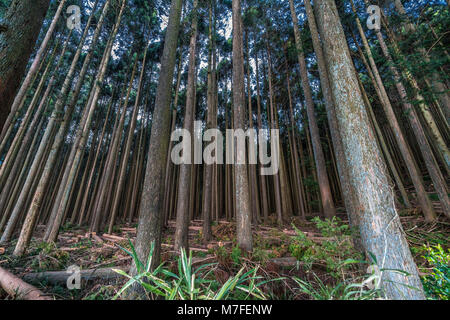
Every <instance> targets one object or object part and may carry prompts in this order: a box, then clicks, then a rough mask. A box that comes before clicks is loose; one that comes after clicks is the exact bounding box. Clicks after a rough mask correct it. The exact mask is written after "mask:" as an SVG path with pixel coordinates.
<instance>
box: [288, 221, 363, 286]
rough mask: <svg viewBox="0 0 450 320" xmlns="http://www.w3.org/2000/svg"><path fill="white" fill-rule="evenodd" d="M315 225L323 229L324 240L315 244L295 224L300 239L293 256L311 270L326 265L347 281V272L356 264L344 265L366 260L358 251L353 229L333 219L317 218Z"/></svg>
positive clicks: (293, 243) (293, 242)
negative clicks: (315, 266) (319, 265)
mask: <svg viewBox="0 0 450 320" xmlns="http://www.w3.org/2000/svg"><path fill="white" fill-rule="evenodd" d="M313 222H315V223H316V227H317V229H319V230H320V232H321V235H322V237H323V240H321V241H320V242H316V241H313V240H311V239H309V238H308V237H307V236H306V235H305V234H304V233H303V232H302V231H301V230H299V229H298V228H296V227H295V225H293V227H294V229H295V231H296V233H297V236H295V237H294V239H293V241H292V243H291V244H290V246H289V251H290V252H291V255H292V256H293V257H295V258H296V259H297V260H298V261H300V262H302V263H303V266H304V267H305V268H306V269H308V270H309V269H311V268H312V266H313V264H314V263H316V264H324V265H325V266H326V269H327V271H328V272H329V273H330V275H332V276H333V278H335V279H342V280H345V272H346V271H350V270H351V269H354V265H353V264H346V263H344V262H345V261H347V260H349V259H351V260H355V261H356V260H361V258H362V255H361V253H359V252H358V251H356V250H355V249H354V245H353V242H352V232H351V230H350V228H349V227H348V225H346V224H344V223H342V221H341V220H340V219H339V218H337V217H333V218H332V219H331V220H330V219H325V220H321V219H320V218H317V217H316V218H314V219H313Z"/></svg>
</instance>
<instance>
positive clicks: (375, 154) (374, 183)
mask: <svg viewBox="0 0 450 320" xmlns="http://www.w3.org/2000/svg"><path fill="white" fill-rule="evenodd" d="M314 8H315V10H316V12H315V14H316V17H317V19H318V26H319V29H320V35H321V38H322V40H323V43H324V53H325V58H326V60H327V66H328V73H329V78H330V83H331V87H332V92H333V96H334V99H335V103H336V115H337V119H338V124H339V128H340V133H341V137H342V140H343V141H342V142H343V149H344V154H345V155H346V161H347V167H348V168H349V176H350V183H351V184H352V185H353V186H354V190H355V193H356V196H357V197H358V198H359V199H360V200H359V203H358V205H359V218H360V219H359V223H360V233H361V238H362V243H363V245H364V247H365V249H366V251H367V252H368V253H371V254H372V255H373V256H374V257H375V258H376V264H377V266H378V268H379V269H380V270H382V276H381V287H382V289H383V292H384V294H385V296H386V297H387V298H388V299H425V295H424V293H423V289H422V284H421V282H420V278H419V275H418V272H417V266H416V265H415V263H414V260H413V258H412V256H411V252H410V250H409V247H408V243H407V242H406V239H405V236H404V233H403V229H402V226H401V223H400V219H399V216H398V214H397V211H396V209H395V206H394V195H393V192H392V190H391V188H390V186H389V182H388V177H387V172H386V169H385V165H384V162H383V160H382V156H381V152H380V150H379V149H378V146H377V143H376V140H375V138H374V137H375V133H374V132H373V130H372V128H371V126H370V122H369V118H368V115H367V113H366V108H365V105H364V101H363V98H362V95H361V91H360V89H359V85H358V81H357V79H356V72H355V70H354V68H353V65H352V61H351V56H350V51H349V49H348V47H347V43H346V39H345V35H344V30H343V28H342V25H341V22H340V19H339V14H338V11H337V8H336V4H335V2H334V1H325V0H316V1H315V6H314ZM386 269H389V270H403V271H406V272H408V273H409V276H405V275H404V274H401V273H398V272H395V271H389V270H386ZM402 284H403V285H408V286H411V287H414V288H415V289H411V288H410V287H408V286H403V285H402Z"/></svg>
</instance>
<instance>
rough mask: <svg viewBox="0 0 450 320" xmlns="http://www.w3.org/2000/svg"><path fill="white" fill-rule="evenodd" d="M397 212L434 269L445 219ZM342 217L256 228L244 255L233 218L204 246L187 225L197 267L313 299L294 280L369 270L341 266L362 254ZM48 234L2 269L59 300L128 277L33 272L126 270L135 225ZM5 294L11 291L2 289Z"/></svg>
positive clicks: (328, 279) (169, 259) (104, 294)
mask: <svg viewBox="0 0 450 320" xmlns="http://www.w3.org/2000/svg"><path fill="white" fill-rule="evenodd" d="M400 216H401V221H402V224H403V227H404V231H405V233H406V236H407V239H408V242H409V244H410V247H411V252H412V253H413V256H414V259H415V260H416V263H417V264H418V266H419V269H420V272H421V274H422V275H424V274H426V272H427V269H430V268H429V265H427V262H426V260H425V259H424V258H423V255H424V247H423V246H424V245H432V246H433V245H438V244H440V245H441V246H443V247H444V249H447V248H448V239H449V238H450V227H449V226H450V224H449V223H448V220H446V219H445V218H442V217H441V219H440V220H438V221H437V222H435V223H433V224H427V223H425V222H424V219H423V218H422V216H421V215H419V214H418V212H417V210H403V211H400ZM339 217H340V219H338V220H337V222H336V223H331V224H323V223H321V222H320V221H319V220H313V219H308V221H301V220H299V219H294V220H293V221H292V223H291V224H289V225H286V226H285V227H284V228H279V227H277V226H276V224H275V223H273V224H270V223H269V224H265V225H261V226H258V227H254V228H253V240H254V246H255V247H254V250H253V253H252V254H251V255H243V254H242V253H241V251H240V250H239V249H238V248H237V247H236V246H235V240H233V239H236V236H235V224H233V223H230V222H226V221H220V222H219V223H215V224H214V225H213V227H212V230H213V240H212V241H211V242H209V243H208V244H207V245H205V244H203V242H202V233H201V230H202V227H201V225H202V221H193V222H192V223H191V225H190V227H189V243H190V246H191V247H190V249H191V250H192V255H193V261H194V262H193V265H194V268H195V266H200V265H204V264H206V263H208V264H209V263H215V264H213V267H212V268H214V270H213V274H214V277H215V278H216V279H217V280H218V281H219V282H220V283H222V284H223V283H224V282H225V281H226V280H227V279H228V278H229V277H230V276H232V275H234V274H235V273H236V272H237V271H239V269H240V268H241V267H242V266H243V265H245V266H247V267H248V268H254V267H256V266H258V274H259V275H261V276H262V277H264V278H265V279H278V278H280V277H284V280H282V281H277V282H276V283H275V282H274V283H273V284H272V285H269V286H268V287H266V288H265V290H269V291H270V293H271V294H270V297H271V298H274V299H310V298H311V297H310V296H308V295H307V294H304V293H300V292H298V290H297V283H296V282H295V281H292V277H298V278H300V279H302V280H304V281H312V282H314V281H315V282H317V281H319V284H318V285H319V286H320V284H325V285H333V284H334V285H336V283H337V282H339V281H342V280H346V281H347V280H348V279H355V281H356V279H358V277H360V276H361V275H363V274H364V270H366V268H367V267H365V268H361V266H359V267H357V268H353V267H350V268H346V269H345V270H344V269H343V268H341V266H342V263H343V262H344V261H345V260H346V259H356V260H358V255H357V254H356V251H354V249H352V248H353V245H352V240H351V236H349V233H348V232H347V228H346V227H342V226H346V223H347V221H346V220H345V219H346V217H345V214H339ZM294 226H295V227H294ZM296 229H297V230H296ZM174 230H175V222H174V221H170V222H169V224H168V227H167V228H165V233H164V239H163V245H162V261H163V262H164V263H165V265H166V266H167V269H168V270H176V262H175V259H174V254H175V252H174V251H173V250H172V248H173V234H174ZM43 233H44V226H38V228H37V232H36V234H35V237H34V238H33V240H32V243H31V245H30V248H29V250H28V252H27V255H26V256H23V257H21V258H15V257H13V256H12V251H13V249H14V245H15V243H14V242H12V243H11V244H10V245H9V246H7V247H4V248H1V247H0V267H2V268H4V269H7V270H9V271H10V272H12V273H13V274H15V275H16V276H18V277H19V278H22V279H24V280H25V281H27V282H29V283H31V284H32V285H34V286H36V287H37V288H39V289H41V290H42V291H43V292H44V293H46V294H48V295H50V296H52V297H53V298H54V299H76V300H77V299H87V300H103V299H112V298H113V297H114V296H115V295H116V294H117V292H118V291H119V290H120V288H121V287H122V286H123V285H124V284H125V283H126V280H127V279H126V278H125V277H122V276H119V275H117V274H116V273H114V272H112V276H111V277H109V276H108V277H109V278H107V279H98V278H94V279H90V280H86V279H83V281H82V286H81V289H80V290H68V289H67V285H66V283H65V282H64V281H59V282H52V281H50V279H49V278H47V277H45V276H44V277H35V278H33V276H36V274H37V273H40V272H48V271H61V272H60V273H66V270H67V269H68V267H69V266H73V265H76V266H78V267H80V268H81V270H87V269H89V270H103V269H105V268H111V267H113V268H120V269H122V270H125V271H128V269H129V267H130V264H131V261H132V258H131V257H130V256H129V255H128V254H127V253H126V252H125V251H124V250H122V249H121V247H122V248H130V241H131V242H133V243H134V239H135V236H136V225H123V226H119V227H116V228H115V229H114V232H113V234H106V233H104V234H92V233H89V232H88V231H87V230H86V229H85V228H76V227H69V226H66V227H64V228H63V230H62V231H61V232H60V234H59V237H58V242H57V243H56V244H47V243H45V242H42V240H41V235H42V234H43ZM110 271H111V270H110ZM30 277H31V278H30ZM66 277H67V276H66ZM30 279H31V280H30ZM1 299H12V297H10V296H8V295H7V294H6V293H5V292H4V291H2V290H1V289H0V300H1Z"/></svg>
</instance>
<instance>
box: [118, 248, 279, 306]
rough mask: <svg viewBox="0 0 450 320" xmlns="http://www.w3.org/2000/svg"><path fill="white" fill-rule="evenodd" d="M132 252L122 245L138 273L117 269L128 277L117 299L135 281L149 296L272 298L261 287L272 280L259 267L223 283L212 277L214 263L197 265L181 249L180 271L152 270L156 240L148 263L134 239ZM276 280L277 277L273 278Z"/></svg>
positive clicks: (178, 262)
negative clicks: (264, 276) (142, 259)
mask: <svg viewBox="0 0 450 320" xmlns="http://www.w3.org/2000/svg"><path fill="white" fill-rule="evenodd" d="M130 247H131V251H129V250H127V249H124V248H122V250H124V251H125V252H126V253H127V254H129V255H130V256H131V257H132V258H133V260H134V263H135V264H136V268H137V274H136V275H135V276H132V275H129V274H127V273H126V272H124V271H122V270H117V269H114V271H115V272H117V273H119V274H121V275H123V276H124V277H127V278H128V279H129V280H128V282H127V283H126V284H125V285H124V286H123V287H122V289H120V291H119V292H118V293H117V295H116V296H115V297H114V299H117V298H119V297H120V296H122V295H123V294H124V293H125V291H126V290H128V289H129V288H130V287H131V286H133V285H134V284H139V285H140V286H142V288H143V289H144V290H145V292H146V294H147V295H148V296H150V295H152V296H153V297H160V298H163V299H166V300H227V299H237V298H239V299H240V300H249V299H256V300H266V299H267V298H268V297H267V296H266V294H264V293H263V292H262V290H261V289H260V287H261V286H262V285H264V284H265V283H267V282H269V281H264V280H262V277H260V276H257V272H258V268H253V269H251V270H249V271H246V266H245V265H244V266H243V267H242V268H241V269H240V270H239V272H238V273H237V274H236V275H235V276H233V277H230V278H229V279H228V280H227V281H226V282H225V283H224V284H223V285H221V284H219V283H218V281H217V280H216V279H215V278H214V277H213V276H212V274H211V273H212V272H213V270H214V269H213V268H212V267H213V266H214V265H215V264H214V263H211V264H205V265H202V266H200V267H198V268H195V269H194V268H193V263H192V252H190V253H189V256H188V255H187V253H186V251H185V250H181V255H180V256H179V257H178V258H177V264H178V272H177V273H173V272H171V271H169V270H168V269H166V268H165V267H164V264H161V265H160V266H159V267H157V268H156V269H154V270H151V265H152V259H153V252H154V243H152V245H151V248H150V254H149V257H148V260H147V262H146V264H145V265H144V264H143V263H142V262H141V261H140V260H139V258H138V257H137V254H136V251H135V249H134V246H133V244H132V243H131V241H130ZM272 281H273V280H272Z"/></svg>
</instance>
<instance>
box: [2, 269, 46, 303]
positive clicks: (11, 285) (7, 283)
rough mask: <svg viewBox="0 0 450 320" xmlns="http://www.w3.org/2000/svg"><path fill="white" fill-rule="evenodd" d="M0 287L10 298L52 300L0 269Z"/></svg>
mask: <svg viewBox="0 0 450 320" xmlns="http://www.w3.org/2000/svg"><path fill="white" fill-rule="evenodd" d="M0 286H1V287H2V288H3V289H4V290H5V291H6V292H7V293H8V294H9V295H10V296H12V297H14V298H16V299H23V300H52V299H51V298H50V297H48V296H45V294H44V293H43V292H42V291H40V290H39V289H37V288H35V287H33V286H32V285H30V284H28V283H26V282H24V281H23V280H21V279H19V278H18V277H16V276H15V275H13V274H12V273H11V272H9V271H7V270H5V269H3V268H1V267H0Z"/></svg>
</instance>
